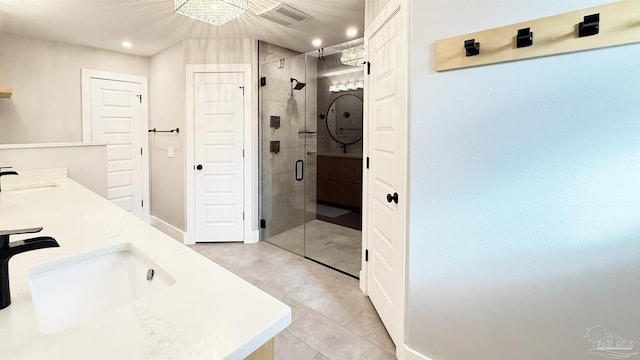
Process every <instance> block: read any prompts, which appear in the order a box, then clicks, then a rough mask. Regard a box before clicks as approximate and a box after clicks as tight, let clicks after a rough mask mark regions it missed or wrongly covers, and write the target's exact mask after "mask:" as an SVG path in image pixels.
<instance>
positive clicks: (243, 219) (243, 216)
mask: <svg viewBox="0 0 640 360" xmlns="http://www.w3.org/2000/svg"><path fill="white" fill-rule="evenodd" d="M242 220H244V211H243V212H242Z"/></svg>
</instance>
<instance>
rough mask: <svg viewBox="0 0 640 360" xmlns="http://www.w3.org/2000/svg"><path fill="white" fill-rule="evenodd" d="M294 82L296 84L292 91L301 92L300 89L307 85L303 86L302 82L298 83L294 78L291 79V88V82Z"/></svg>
mask: <svg viewBox="0 0 640 360" xmlns="http://www.w3.org/2000/svg"><path fill="white" fill-rule="evenodd" d="M294 81H295V82H296V86H294V87H293V89H294V90H302V88H303V87H304V86H305V85H307V84H305V83H303V82H300V81H298V80H296V79H294V78H291V85H292V86H293V82H294Z"/></svg>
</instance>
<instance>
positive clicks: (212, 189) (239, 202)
mask: <svg viewBox="0 0 640 360" xmlns="http://www.w3.org/2000/svg"><path fill="white" fill-rule="evenodd" d="M194 86H195V89H194V90H195V91H194V94H195V104H194V115H195V120H194V121H195V124H194V130H195V139H194V145H195V150H194V160H195V164H196V166H195V169H194V171H195V187H194V188H195V207H196V208H195V241H196V242H208V241H211V242H214V241H215V242H221V241H243V240H244V231H243V228H244V219H243V217H244V193H243V192H244V172H243V166H244V161H243V157H244V155H243V147H244V141H243V137H244V133H243V129H244V127H243V122H244V74H243V73H240V72H230V73H196V74H195V79H194Z"/></svg>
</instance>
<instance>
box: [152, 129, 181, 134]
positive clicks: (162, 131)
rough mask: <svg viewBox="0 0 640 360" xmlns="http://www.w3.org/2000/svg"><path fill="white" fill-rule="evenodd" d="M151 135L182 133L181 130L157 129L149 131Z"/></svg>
mask: <svg viewBox="0 0 640 360" xmlns="http://www.w3.org/2000/svg"><path fill="white" fill-rule="evenodd" d="M149 132H150V133H173V132H174V133H176V134H177V133H179V132H180V128H175V129H171V130H156V128H153V129H150V130H149Z"/></svg>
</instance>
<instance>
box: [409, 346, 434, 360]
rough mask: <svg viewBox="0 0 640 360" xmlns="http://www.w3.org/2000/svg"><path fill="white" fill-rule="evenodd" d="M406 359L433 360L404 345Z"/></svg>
mask: <svg viewBox="0 0 640 360" xmlns="http://www.w3.org/2000/svg"><path fill="white" fill-rule="evenodd" d="M404 358H405V360H432V359H429V358H428V357H426V356H424V355H422V354H420V353H419V352H417V351H415V350H413V349H411V348H410V347H409V346H407V344H404Z"/></svg>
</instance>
